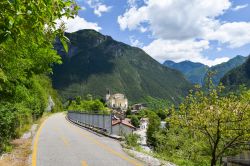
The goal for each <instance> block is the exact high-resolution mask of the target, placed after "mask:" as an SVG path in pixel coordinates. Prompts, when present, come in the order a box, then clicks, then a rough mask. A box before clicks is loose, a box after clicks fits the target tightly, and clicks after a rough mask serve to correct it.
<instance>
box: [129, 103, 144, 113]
mask: <svg viewBox="0 0 250 166" xmlns="http://www.w3.org/2000/svg"><path fill="white" fill-rule="evenodd" d="M145 108H146V105H145V104H142V103H139V104H134V105H132V106H131V113H132V114H138V113H139V112H140V111H141V110H143V109H145Z"/></svg>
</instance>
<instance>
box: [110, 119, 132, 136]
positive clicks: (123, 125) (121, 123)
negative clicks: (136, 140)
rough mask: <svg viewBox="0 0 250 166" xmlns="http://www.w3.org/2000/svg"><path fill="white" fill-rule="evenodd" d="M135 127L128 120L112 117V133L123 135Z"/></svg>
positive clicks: (129, 132) (130, 132)
mask: <svg viewBox="0 0 250 166" xmlns="http://www.w3.org/2000/svg"><path fill="white" fill-rule="evenodd" d="M135 130H136V128H135V127H134V126H133V125H132V124H131V123H130V122H129V121H128V120H120V119H114V120H112V134H113V135H118V136H124V135H128V134H132V133H133V132H134V131H135Z"/></svg>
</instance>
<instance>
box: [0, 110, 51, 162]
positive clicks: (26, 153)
mask: <svg viewBox="0 0 250 166" xmlns="http://www.w3.org/2000/svg"><path fill="white" fill-rule="evenodd" d="M50 115H52V113H44V114H43V116H42V117H41V118H40V119H38V120H37V121H35V122H34V123H33V124H37V128H36V130H37V129H38V128H39V127H40V125H41V124H42V123H43V122H44V121H45V120H46V119H47V118H48V117H49V116H50ZM30 127H31V126H30ZM35 134H36V131H35V132H33V133H31V136H30V137H29V138H18V139H15V140H12V141H11V147H12V150H11V151H10V152H8V153H6V154H3V155H2V157H1V158H0V165H3V166H27V165H30V163H29V162H30V160H29V159H30V156H31V153H32V148H31V147H32V140H33V137H34V136H35Z"/></svg>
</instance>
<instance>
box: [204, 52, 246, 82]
mask: <svg viewBox="0 0 250 166" xmlns="http://www.w3.org/2000/svg"><path fill="white" fill-rule="evenodd" d="M246 59H247V58H246V57H244V56H241V55H237V56H236V57H234V58H232V59H230V60H229V61H227V62H224V63H221V64H219V65H215V66H212V67H211V68H209V70H208V72H215V74H214V75H213V77H212V80H213V83H214V84H216V85H218V84H219V82H220V79H221V78H222V77H223V76H224V75H225V74H226V73H227V72H228V71H230V70H231V69H233V68H235V67H238V66H240V65H242V64H243V63H244V62H245V61H246ZM206 75H207V74H206ZM205 77H206V76H205Z"/></svg>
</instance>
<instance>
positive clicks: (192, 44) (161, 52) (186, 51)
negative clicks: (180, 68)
mask: <svg viewBox="0 0 250 166" xmlns="http://www.w3.org/2000/svg"><path fill="white" fill-rule="evenodd" d="M208 48H209V42H208V41H206V40H200V41H194V40H182V41H179V40H162V39H157V40H154V41H153V42H152V43H150V44H149V45H148V46H144V47H143V50H145V51H146V52H147V53H148V54H149V55H151V56H152V57H153V58H154V59H157V60H158V61H160V62H164V61H165V60H173V61H176V62H180V61H184V60H190V61H193V62H201V63H203V64H206V65H208V66H213V65H216V64H219V63H221V62H225V61H228V60H229V58H227V57H222V58H216V59H215V60H209V58H207V57H204V56H202V54H201V52H202V51H203V50H205V49H208Z"/></svg>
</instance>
